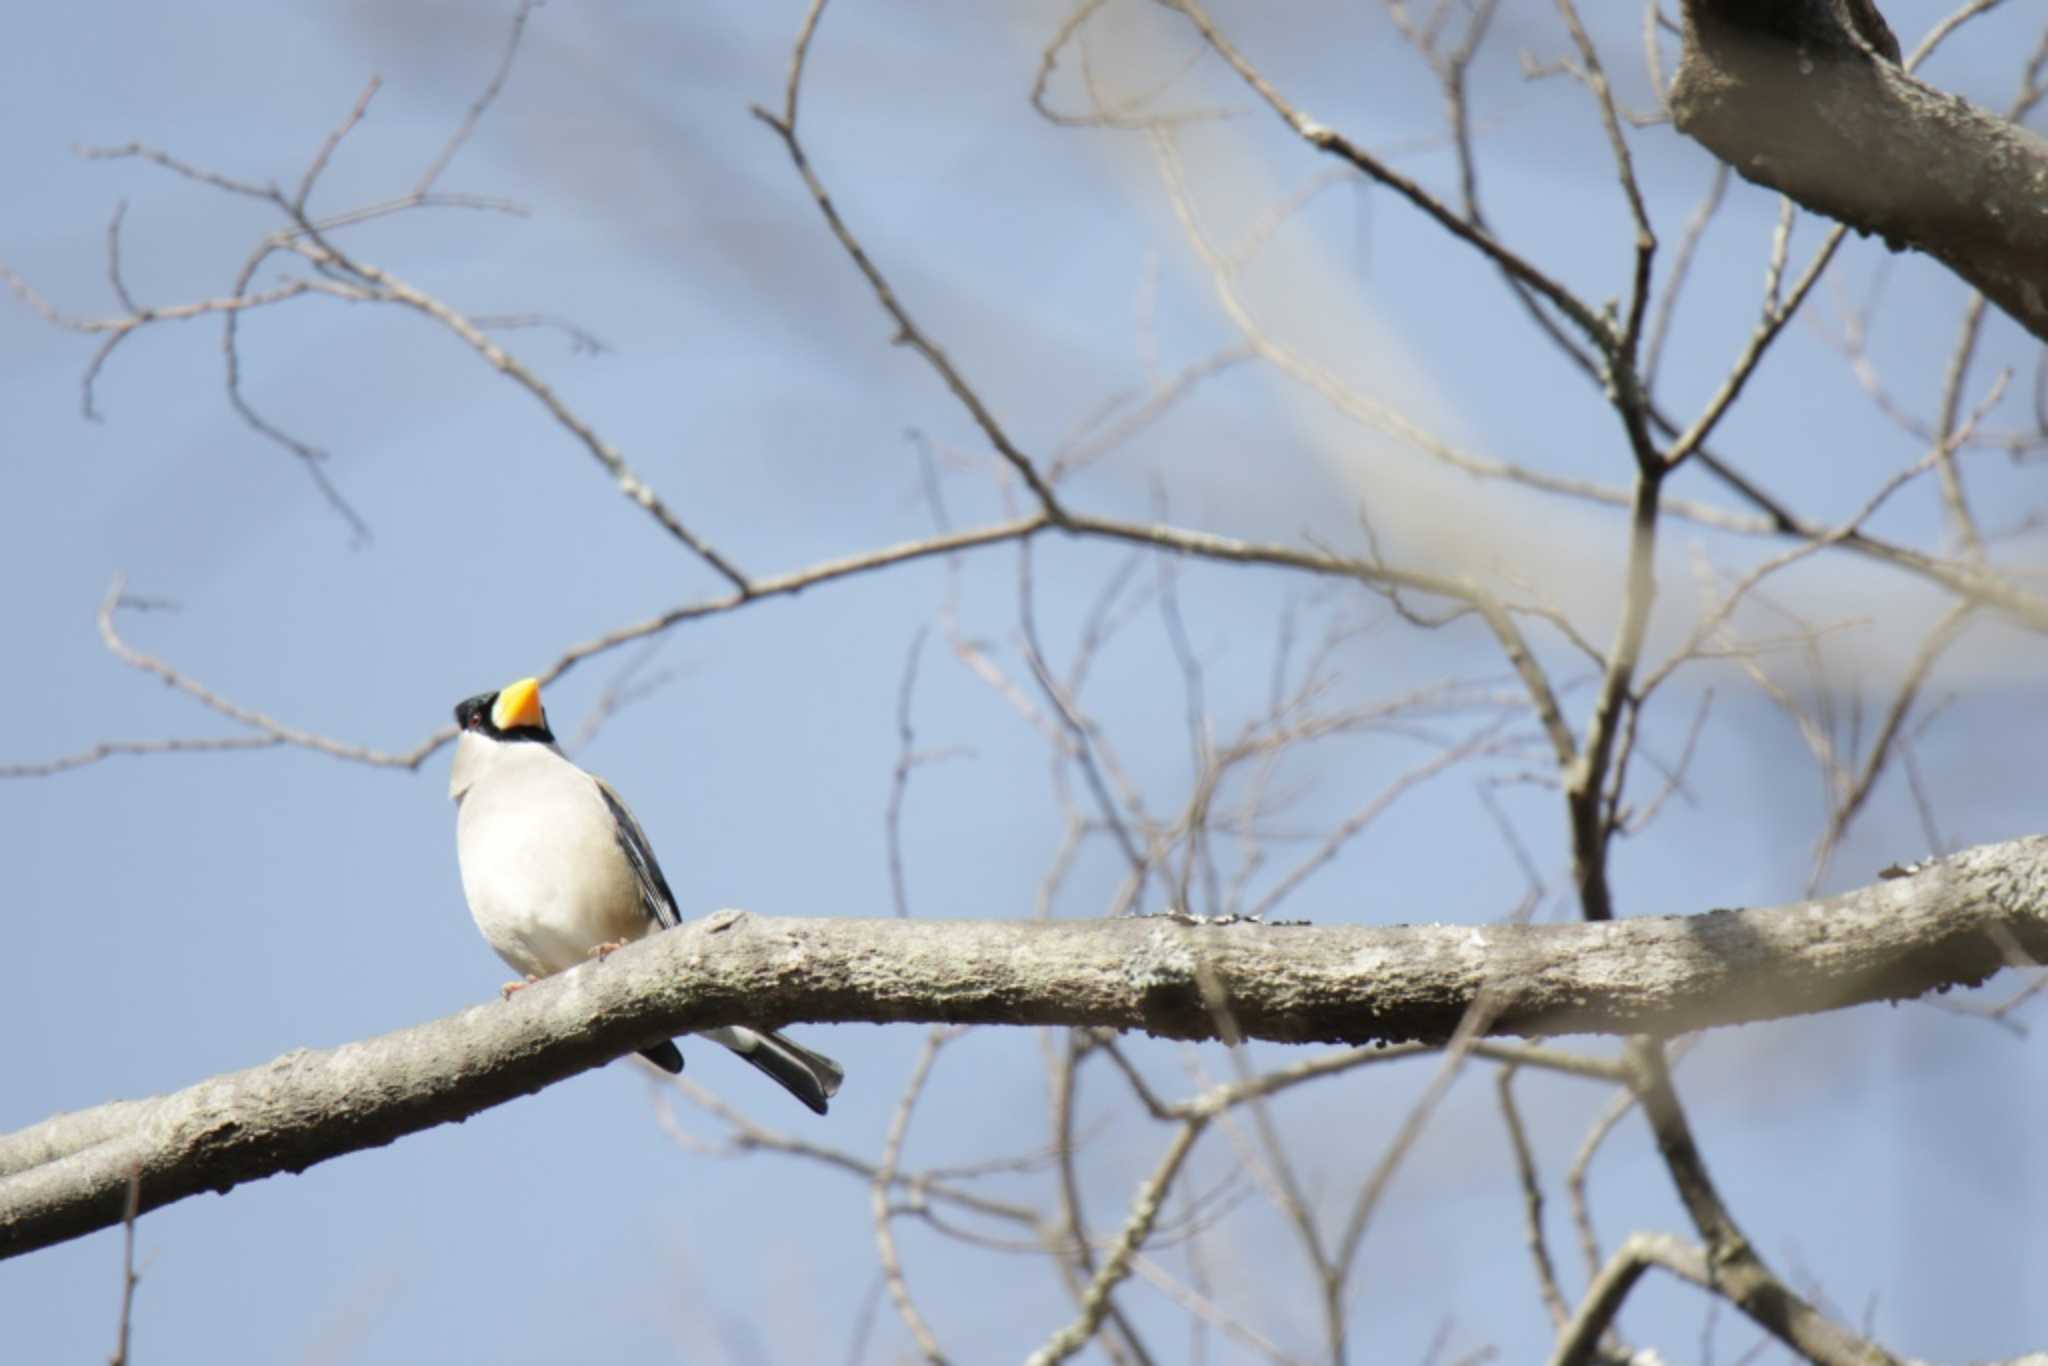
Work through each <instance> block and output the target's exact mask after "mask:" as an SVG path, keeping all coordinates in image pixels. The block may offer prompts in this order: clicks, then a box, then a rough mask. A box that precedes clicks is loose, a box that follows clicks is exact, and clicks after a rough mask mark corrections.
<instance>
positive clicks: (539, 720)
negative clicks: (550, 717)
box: [491, 678, 547, 730]
mask: <svg viewBox="0 0 2048 1366" xmlns="http://www.w3.org/2000/svg"><path fill="white" fill-rule="evenodd" d="M491 724H492V725H494V726H496V727H497V728H498V729H499V730H518V729H519V728H520V727H521V726H544V725H546V724H547V721H546V719H545V718H543V717H542V715H541V710H540V680H539V679H538V678H522V679H520V680H519V681H518V682H517V683H507V684H506V685H505V686H504V687H502V688H500V689H499V690H498V700H497V701H496V702H494V703H492V704H491Z"/></svg>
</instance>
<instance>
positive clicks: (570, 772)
mask: <svg viewBox="0 0 2048 1366" xmlns="http://www.w3.org/2000/svg"><path fill="white" fill-rule="evenodd" d="M450 790H451V792H452V794H453V795H454V797H455V800H456V804H457V810H456V817H455V851H456V859H457V861H458V862H459V863H460V865H461V868H462V891H463V895H464V896H465V897H466V898H467V899H468V901H469V913H470V915H471V916H472V917H474V918H475V920H476V926H477V928H478V929H479V930H481V931H482V932H483V936H484V938H485V939H486V940H487V941H488V942H489V943H490V946H491V947H492V948H493V949H496V950H497V952H498V956H499V957H500V958H503V959H504V960H505V961H506V962H507V963H509V964H511V965H512V966H513V967H514V968H515V969H517V970H518V971H520V972H523V973H530V974H533V975H535V976H546V975H547V974H549V973H552V972H560V971H562V970H563V969H565V968H571V967H574V966H575V965H576V964H578V963H580V962H582V961H584V959H585V958H586V957H588V956H589V953H590V950H591V949H593V948H595V947H597V946H598V945H599V944H604V943H619V942H624V941H627V940H632V939H637V938H639V937H640V936H641V935H643V934H645V933H647V932H648V930H650V929H652V928H653V926H654V922H653V921H652V920H650V919H649V918H648V916H647V913H646V911H645V910H644V908H643V907H642V905H641V901H640V888H639V884H638V882H637V881H636V880H635V878H634V876H633V872H632V868H631V865H630V864H629V863H628V862H627V860H626V858H625V856H624V854H623V853H622V852H621V850H620V848H619V844H618V837H617V833H616V828H615V826H614V824H613V820H612V815H611V811H610V809H609V808H608V807H606V805H605V802H604V797H603V796H602V794H601V793H600V792H599V791H598V788H597V783H596V781H595V780H594V779H592V778H591V777H590V775H589V774H587V773H585V772H583V771H582V770H581V769H579V768H577V767H576V766H575V765H574V764H572V763H570V762H569V761H568V760H567V759H565V758H563V757H562V755H561V754H560V753H558V752H557V751H556V750H554V749H553V748H552V747H550V746H547V745H542V744H538V743H533V742H524V743H517V742H515V743H506V742H500V741H492V740H488V739H485V738H483V737H481V736H473V735H470V734H464V735H463V736H462V737H461V738H460V739H459V740H458V741H457V742H456V754H455V767H454V771H453V773H452V774H451V782H450Z"/></svg>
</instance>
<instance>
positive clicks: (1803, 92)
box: [1670, 0, 2048, 339]
mask: <svg viewBox="0 0 2048 1366" xmlns="http://www.w3.org/2000/svg"><path fill="white" fill-rule="evenodd" d="M1866 10H1867V7H1863V6H1858V5H1854V4H1846V3H1845V4H1829V3H1824V0H1801V2H1800V3H1797V4H1758V3H1755V0H1686V4H1685V6H1684V12H1685V54H1684V57H1683V58H1682V60H1681V61H1680V63H1679V67H1678V74H1677V77H1676V78H1675V79H1674V81H1673V82H1672V86H1671V94H1670V104H1671V112H1672V117H1673V119H1674V121H1675V122H1676V123H1677V125H1678V127H1679V129H1680V131H1682V132H1684V133H1686V134H1687V135H1689V136H1691V137H1693V138H1695V139H1697V140H1698V141H1699V142H1700V143H1701V144H1702V145H1704V146H1705V147H1706V148H1707V149H1708V150H1709V151H1711V152H1712V153H1713V154H1714V155H1715V156H1717V157H1720V158H1721V159H1722V160H1723V161H1725V162H1727V163H1728V164H1729V165H1730V166H1732V167H1733V168H1734V169H1735V170H1736V171H1737V172H1739V173H1740V174H1741V175H1743V176H1745V177H1747V178H1748V179H1750V180H1753V181H1755V182H1756V183H1758V184H1759V185H1765V186H1768V187H1770V188H1771V189H1774V190H1779V191H1782V192H1783V193H1785V194H1787V195H1790V196H1791V197H1792V198H1793V199H1795V200H1797V201H1798V202H1799V203H1800V204H1802V205H1804V206H1805V207H1807V208H1809V209H1812V210H1813V211H1815V212H1816V213H1822V214H1826V215H1827V216H1828V217H1830V218H1835V219H1838V220H1840V221H1841V222H1843V223H1846V224H1848V225H1849V226H1850V227H1852V228H1855V229H1856V230H1857V231H1859V232H1864V233H1875V234H1877V235H1878V236H1880V237H1882V238H1884V239H1885V241H1886V242H1887V243H1889V244H1891V245H1892V246H1893V247H1894V248H1903V247H1913V248H1917V249H1918V250H1920V251H1924V252H1926V253H1927V254H1928V255H1930V256H1932V257H1934V258H1935V259H1936V260H1938V261H1940V262H1941V263H1942V264H1943V265H1946V266H1947V267H1948V268H1949V269H1951V270H1953V271H1954V272H1955V273H1956V274H1958V275H1960V276H1962V277H1963V279H1965V280H1967V281H1968V282H1969V283H1970V284H1971V285H1973V286H1975V287H1976V288H1977V289H1979V290H1981V291H1983V293H1984V294H1985V296H1986V297H1988V298H1989V299H1991V300H1992V302H1994V303H1996V304H1997V305H1998V306H1999V307H2000V308H2002V309H2004V310H2005V312H2006V313H2008V314H2010V315H2011V316H2012V318H2013V319H2014V320H2015V321H2017V322H2018V323H2019V324H2020V325H2021V326H2022V327H2025V328H2026V329H2027V330H2028V331H2030V332H2032V333H2033V334H2034V335H2035V336H2037V337H2041V338H2043V339H2048V213H2044V212H2042V207H2041V206H2042V202H2043V200H2042V193H2041V187H2042V186H2043V185H2044V184H2048V140H2044V139H2042V138H2040V137H2038V136H2036V135H2035V134H2033V133H2030V132H2028V131H2027V130H2026V129H2024V128H2021V127H2019V126H2018V125H2016V124H2013V123H2009V122H2007V121H2006V120H2004V119H2001V118H1999V117H1998V116H1997V115H1995V114H1992V113H1989V112H1987V111H1985V110H1982V109H1979V108H1977V107H1976V106H1975V105H1972V104H1970V103H1968V102H1967V101H1965V100H1962V99H1959V98H1957V97H1955V96H1952V95H1947V94H1944V93H1942V92H1941V91H1938V90H1936V89H1934V88H1932V87H1931V86H1927V85H1924V84H1922V83H1921V82H1919V81H1917V80H1915V79H1914V78H1913V77H1912V76H1910V75H1908V74H1907V73H1906V71H1905V70H1903V69H1902V68H1901V67H1899V66H1898V65H1897V64H1896V63H1897V60H1898V58H1897V48H1896V46H1895V45H1894V46H1892V47H1890V48H1889V49H1888V50H1887V49H1886V47H1885V45H1884V44H1883V43H1882V41H1876V42H1874V41H1873V39H1872V37H1871V35H1870V33H1869V31H1868V30H1867V28H1865V27H1862V26H1859V25H1858V24H1857V23H1856V22H1855V19H1856V16H1857V15H1858V14H1861V13H1863V12H1865V11H1866ZM1880 27H1881V26H1880ZM1884 36H1887V37H1888V36H1889V35H1888V34H1887V35H1884Z"/></svg>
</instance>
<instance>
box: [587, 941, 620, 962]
mask: <svg viewBox="0 0 2048 1366" xmlns="http://www.w3.org/2000/svg"><path fill="white" fill-rule="evenodd" d="M624 947H626V946H625V944H624V943H623V942H622V941H620V940H617V939H609V940H606V941H605V942H604V943H602V944H599V945H598V946H597V947H596V948H594V949H592V950H591V951H590V955H589V956H590V957H591V958H593V959H595V960H598V961H600V962H602V961H603V960H604V959H607V958H609V957H611V956H612V955H613V954H615V953H617V952H618V951H619V950H620V949H623V948H624Z"/></svg>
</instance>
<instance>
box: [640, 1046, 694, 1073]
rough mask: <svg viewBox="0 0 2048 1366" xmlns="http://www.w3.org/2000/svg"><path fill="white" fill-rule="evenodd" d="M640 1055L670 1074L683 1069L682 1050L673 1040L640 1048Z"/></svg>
mask: <svg viewBox="0 0 2048 1366" xmlns="http://www.w3.org/2000/svg"><path fill="white" fill-rule="evenodd" d="M640 1056H641V1057H643V1058H645V1059H647V1061H649V1062H651V1063H653V1064H654V1065H655V1066H656V1067H659V1068H660V1069H661V1070H662V1071H664V1072H667V1073H669V1074H670V1075H671V1076H673V1075H675V1074H676V1073H678V1072H681V1071H682V1070H683V1050H682V1049H680V1048H677V1047H676V1046H675V1043H674V1041H673V1040H671V1041H669V1042H666V1043H658V1044H656V1045H655V1046H654V1047H652V1048H643V1049H641V1050H640Z"/></svg>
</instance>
